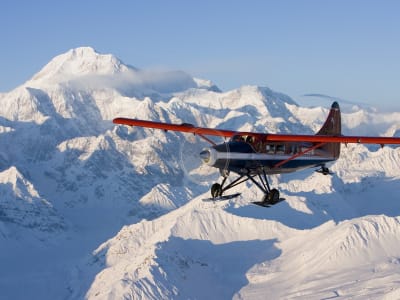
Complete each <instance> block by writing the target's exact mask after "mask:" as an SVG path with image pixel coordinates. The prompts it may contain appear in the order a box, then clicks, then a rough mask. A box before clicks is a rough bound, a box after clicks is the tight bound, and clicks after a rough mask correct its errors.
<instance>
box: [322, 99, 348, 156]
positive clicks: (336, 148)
mask: <svg viewBox="0 0 400 300" xmlns="http://www.w3.org/2000/svg"><path fill="white" fill-rule="evenodd" d="M317 135H329V136H341V135H342V121H341V116H340V107H339V104H338V103H337V102H333V104H332V107H331V110H330V112H329V115H328V118H327V119H326V121H325V123H324V125H323V126H322V128H321V129H320V130H319V131H318V132H317ZM321 149H323V150H325V151H328V152H329V153H331V154H332V156H333V157H334V158H338V157H339V155H340V143H327V144H326V145H324V146H322V147H321Z"/></svg>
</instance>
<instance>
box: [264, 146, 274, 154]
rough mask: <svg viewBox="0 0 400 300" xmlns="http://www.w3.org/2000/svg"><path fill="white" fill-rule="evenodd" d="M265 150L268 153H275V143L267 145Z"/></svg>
mask: <svg viewBox="0 0 400 300" xmlns="http://www.w3.org/2000/svg"><path fill="white" fill-rule="evenodd" d="M266 150H267V153H268V154H273V153H275V145H267V146H266Z"/></svg>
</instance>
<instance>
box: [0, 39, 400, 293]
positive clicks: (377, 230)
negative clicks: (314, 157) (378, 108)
mask: <svg viewBox="0 0 400 300" xmlns="http://www.w3.org/2000/svg"><path fill="white" fill-rule="evenodd" d="M0 103H1V109H0V145H1V147H0V265H1V266H2V267H1V268H0V299H26V297H27V295H28V296H29V297H31V298H36V299H60V298H64V299H82V298H85V297H86V298H88V299H105V298H110V299H113V298H114V299H121V298H123V299H189V298H191V299H205V298H207V299H230V298H235V299H265V298H270V299H278V298H299V299H323V298H325V299H330V298H332V299H333V298H334V297H342V298H357V297H358V298H360V299H364V298H384V297H388V299H395V298H400V287H399V285H398V282H399V280H400V275H399V274H400V241H399V240H398V232H399V230H400V219H399V215H400V199H399V196H398V193H397V191H398V190H399V188H400V180H399V178H400V152H399V150H398V149H396V148H392V147H389V146H386V147H385V148H383V149H381V148H380V147H379V146H368V147H366V146H363V145H348V146H347V147H346V146H343V150H342V157H341V158H340V159H339V161H337V162H336V163H335V164H334V165H333V166H332V167H331V169H332V171H333V172H334V173H335V174H334V175H333V176H323V175H321V174H317V173H315V172H313V170H308V171H304V172H300V173H295V174H289V175H282V176H271V180H272V184H273V185H274V186H277V187H279V189H280V191H281V193H282V196H283V197H284V198H286V201H285V202H283V203H280V204H278V205H276V206H275V207H273V208H270V209H263V208H260V207H258V206H257V207H256V206H253V205H251V204H249V203H250V202H251V201H254V200H255V199H260V198H261V195H259V193H258V191H257V190H256V189H246V188H244V189H243V190H240V192H242V196H241V197H239V198H238V199H235V200H230V201H227V202H223V203H205V202H203V201H202V200H201V199H203V198H206V197H209V186H210V185H211V184H212V183H213V180H216V179H217V178H218V174H212V173H211V174H210V173H209V171H208V170H206V169H202V167H201V166H200V165H198V164H196V163H197V162H194V161H195V160H196V155H197V153H198V151H199V147H201V144H198V143H197V139H196V137H194V136H191V135H183V134H180V133H172V132H163V131H153V130H147V129H142V128H127V127H123V126H115V125H114V124H113V123H112V122H111V120H112V119H113V118H115V117H130V118H140V119H146V120H160V121H168V122H175V123H178V124H180V123H192V124H196V125H199V126H207V127H215V128H221V129H232V130H246V131H248V130H252V131H258V132H273V133H275V132H290V133H299V134H301V133H303V134H309V133H313V132H315V131H316V130H317V129H318V128H319V127H320V126H321V124H322V123H323V121H324V120H325V118H326V115H327V112H328V107H329V106H327V108H322V107H311V108H310V107H301V106H299V105H298V104H296V102H295V101H294V100H293V99H291V98H290V97H288V96H287V95H284V94H282V93H278V92H275V91H273V90H271V89H270V88H268V87H258V86H242V87H240V88H238V89H235V90H231V91H226V92H223V91H221V90H220V89H219V88H218V87H217V86H216V85H215V84H214V83H212V82H211V81H209V80H205V79H198V78H193V77H192V76H190V75H189V74H187V73H185V72H182V71H166V70H139V69H138V68H135V67H132V66H129V65H126V64H124V63H123V62H122V61H121V60H119V59H118V58H116V57H115V56H113V55H104V54H99V53H97V52H96V51H95V50H94V49H92V48H90V47H83V48H76V49H72V50H70V51H68V52H66V53H64V54H61V55H59V56H57V57H55V58H54V59H53V60H51V61H50V62H49V63H48V64H47V65H46V66H44V67H43V69H42V70H40V71H39V72H38V73H37V74H35V75H34V76H33V77H32V79H30V80H28V81H27V82H25V83H24V84H22V85H21V86H19V87H16V88H15V89H14V90H12V91H10V92H9V93H5V94H0ZM398 120H400V112H392V113H385V114H378V113H376V112H375V111H374V110H370V109H356V110H349V112H348V113H344V114H343V127H344V129H343V131H344V133H346V134H359V135H387V136H393V135H397V136H398V132H399V128H400V122H399V121H398ZM187 153H189V154H192V155H193V157H192V158H190V157H188V154H187ZM209 175H210V176H209ZM22 286H23V288H22Z"/></svg>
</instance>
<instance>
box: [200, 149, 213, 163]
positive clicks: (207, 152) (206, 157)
mask: <svg viewBox="0 0 400 300" xmlns="http://www.w3.org/2000/svg"><path fill="white" fill-rule="evenodd" d="M210 157H211V152H210V150H208V149H204V150H203V151H201V152H200V158H201V159H202V160H203V162H204V163H208V162H209V161H210Z"/></svg>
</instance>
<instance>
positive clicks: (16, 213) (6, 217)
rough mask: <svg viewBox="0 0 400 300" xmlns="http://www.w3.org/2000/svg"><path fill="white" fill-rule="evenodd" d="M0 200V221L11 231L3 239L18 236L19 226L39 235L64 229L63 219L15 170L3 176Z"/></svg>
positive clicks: (0, 181) (0, 178) (1, 175)
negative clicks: (34, 231) (17, 229)
mask: <svg viewBox="0 0 400 300" xmlns="http://www.w3.org/2000/svg"><path fill="white" fill-rule="evenodd" d="M0 197H1V202H0V221H1V222H2V223H4V224H5V225H6V226H5V227H6V228H8V232H6V233H5V232H3V233H2V234H3V236H7V237H8V238H14V235H17V236H18V231H17V232H15V227H18V226H21V227H24V228H27V229H32V230H36V233H40V232H60V231H62V230H64V229H65V224H64V222H63V220H62V217H60V216H59V214H58V213H57V211H56V210H55V209H54V208H53V206H52V205H51V204H50V203H49V202H48V201H47V200H45V199H43V198H42V197H40V195H39V193H38V192H37V191H36V189H35V188H34V186H33V185H32V183H31V182H29V181H28V180H26V179H25V178H24V177H23V175H22V174H21V173H20V172H18V170H17V169H16V168H15V167H11V168H9V169H8V170H5V171H3V172H1V173H0Z"/></svg>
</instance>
